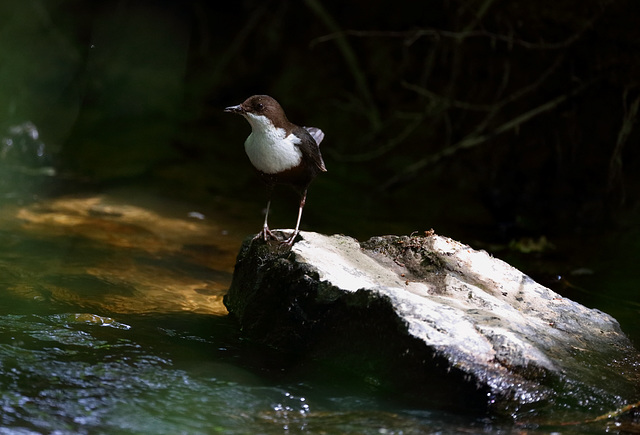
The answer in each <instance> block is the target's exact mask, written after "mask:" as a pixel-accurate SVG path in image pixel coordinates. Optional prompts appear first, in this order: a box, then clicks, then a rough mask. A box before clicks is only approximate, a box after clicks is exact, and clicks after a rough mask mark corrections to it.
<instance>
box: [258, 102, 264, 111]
mask: <svg viewBox="0 0 640 435" xmlns="http://www.w3.org/2000/svg"><path fill="white" fill-rule="evenodd" d="M256 109H257V110H262V109H264V104H262V103H258V104H256Z"/></svg>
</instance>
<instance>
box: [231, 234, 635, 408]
mask: <svg viewBox="0 0 640 435" xmlns="http://www.w3.org/2000/svg"><path fill="white" fill-rule="evenodd" d="M224 303H225V305H226V307H227V309H228V310H229V312H230V313H231V314H232V315H233V316H234V317H236V318H237V319H238V321H239V323H240V325H241V328H242V330H243V333H244V334H245V335H246V336H247V337H249V338H251V339H253V340H256V341H258V342H261V343H263V344H266V345H268V346H270V347H273V348H276V349H279V350H282V351H286V352H295V353H296V354H297V355H298V358H301V359H304V358H312V359H313V360H314V361H318V360H321V361H326V362H327V364H331V365H333V366H338V367H341V368H342V370H344V371H345V372H347V373H348V375H349V376H356V377H361V378H362V379H365V380H367V382H370V383H371V384H372V385H375V386H376V387H377V388H386V389H392V391H396V392H398V393H399V394H403V395H406V396H407V397H413V398H418V399H420V400H423V401H427V402H429V403H430V404H437V405H440V406H446V407H456V408H457V407H464V408H469V407H477V408H479V409H486V408H490V409H492V410H495V411H498V412H500V413H507V414H514V413H516V414H517V413H525V412H527V410H528V409H531V408H532V407H552V408H554V409H563V410H572V409H573V410H576V409H580V410H586V411H588V412H607V411H608V410H610V409H614V408H617V407H620V406H623V405H625V404H627V403H630V402H631V401H636V400H638V399H637V398H638V395H639V393H638V387H637V385H638V379H640V376H639V369H638V365H639V363H638V362H639V361H640V358H639V357H638V353H637V351H636V350H635V349H634V348H633V346H632V345H631V343H630V341H629V340H628V339H627V338H626V336H625V335H624V334H623V333H622V331H621V330H620V327H619V325H618V323H617V322H616V320H615V319H613V318H612V317H611V316H609V315H607V314H605V313H603V312H601V311H598V310H595V309H589V308H587V307H584V306H582V305H580V304H578V303H576V302H573V301H571V300H569V299H566V298H563V297H562V296H561V295H559V294H557V293H555V292H553V291H551V290H550V289H548V288H546V287H544V286H542V285H540V284H538V283H536V282H535V281H533V280H532V279H531V278H529V277H528V276H526V275H525V274H523V273H522V272H520V271H518V270H517V269H515V268H513V267H511V266H509V265H508V264H507V263H505V262H503V261H501V260H499V259H496V258H493V257H492V256H490V255H489V254H487V253H486V252H484V251H476V250H473V249H472V248H470V247H469V246H466V245H463V244H461V243H459V242H456V241H454V240H451V239H448V238H445V237H441V236H438V235H435V234H433V233H428V234H427V235H426V236H423V237H407V236H405V237H398V236H384V237H374V238H372V239H370V240H368V241H367V242H364V243H362V244H360V243H358V242H357V241H356V240H354V239H352V238H349V237H345V236H330V237H329V236H325V235H321V234H317V233H309V232H303V233H301V239H299V241H298V242H297V243H295V244H294V245H293V247H292V248H291V250H289V249H288V247H286V246H283V245H279V244H277V243H264V242H261V241H251V240H247V241H245V243H244V244H243V246H242V248H241V251H240V253H239V255H238V259H237V264H236V268H235V272H234V277H233V282H232V284H231V288H230V290H229V292H228V294H227V295H226V296H225V299H224Z"/></svg>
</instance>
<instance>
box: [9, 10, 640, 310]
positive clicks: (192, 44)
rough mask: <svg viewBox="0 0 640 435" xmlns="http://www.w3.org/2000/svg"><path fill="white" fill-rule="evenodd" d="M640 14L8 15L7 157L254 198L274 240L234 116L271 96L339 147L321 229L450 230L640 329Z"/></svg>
mask: <svg viewBox="0 0 640 435" xmlns="http://www.w3.org/2000/svg"><path fill="white" fill-rule="evenodd" d="M639 19H640V3H638V2H637V1H627V0H617V1H615V0H614V1H575V0H573V1H572V0H561V1H557V0H554V1H537V2H531V1H500V0H482V1H462V0H460V1H455V0H450V1H447V0H442V1H438V0H431V1H419V2H418V1H396V2H385V1H351V2H343V1H320V0H306V1H258V0H244V1H237V2H224V3H222V2H211V1H204V0H199V1H198V0H190V1H177V0H176V1H79V0H58V1H54V0H50V1H44V0H43V1H37V0H32V1H15V2H2V4H1V5H0V55H1V56H2V58H1V60H2V62H1V64H0V101H1V102H2V103H1V104H0V114H1V116H0V128H1V129H2V130H1V132H2V135H3V138H4V139H3V147H4V148H3V150H4V151H3V154H2V155H3V158H5V160H6V159H8V158H10V157H11V156H12V155H15V156H18V157H19V158H22V159H23V163H24V162H25V161H26V162H27V163H26V164H28V165H32V166H38V165H44V164H45V163H46V164H51V165H53V166H55V167H56V168H57V170H58V173H59V174H60V176H59V178H58V179H57V183H59V185H64V186H65V187H64V189H67V190H73V188H79V186H87V185H89V186H93V187H94V188H95V187H97V188H109V187H112V186H118V185H138V186H143V187H145V188H148V189H151V190H155V191H158V192H162V194H163V195H168V196H172V197H180V198H184V199H186V200H188V201H193V202H194V203H199V204H203V206H204V205H205V204H216V203H218V204H221V203H224V201H222V202H221V199H225V200H233V201H240V202H245V203H249V204H252V206H253V210H255V214H252V213H250V214H249V215H247V216H245V217H244V218H243V219H247V220H248V221H251V222H254V221H255V230H256V231H257V230H258V229H259V227H260V223H261V218H260V216H259V210H260V208H261V207H263V206H264V204H263V202H264V194H263V191H262V186H261V185H260V182H259V181H258V179H257V177H255V175H254V173H253V170H252V168H251V166H250V164H249V162H248V159H247V158H246V156H245V155H244V150H243V147H242V144H243V141H244V139H245V137H246V136H247V135H248V133H249V126H248V125H247V124H246V122H244V121H243V120H242V119H240V118H238V117H233V116H231V115H229V114H225V113H223V112H222V109H223V108H224V107H226V106H229V105H234V104H238V103H240V102H242V101H243V100H244V99H245V98H246V97H248V96H250V95H252V94H255V93H266V94H269V95H272V96H273V97H275V98H276V99H278V100H279V101H280V103H281V104H282V105H283V107H284V108H285V110H286V111H287V114H288V116H289V119H290V120H292V121H293V122H295V123H298V124H302V125H310V126H317V127H320V128H322V129H323V130H324V131H325V133H326V138H325V141H324V142H323V143H322V152H323V155H324V158H325V161H326V164H327V168H328V170H329V172H328V173H327V174H323V175H322V176H320V177H319V178H318V179H317V180H316V182H315V183H314V184H313V185H312V186H311V189H310V192H309V198H308V201H307V208H306V209H305V216H304V218H303V229H310V230H315V231H322V232H328V233H333V232H339V233H345V234H349V235H353V236H355V237H358V238H360V239H365V238H367V237H369V236H372V235H376V234H387V233H396V234H401V233H411V232H412V231H424V230H428V229H429V228H432V227H433V228H434V229H435V230H436V231H437V232H438V233H440V234H444V235H448V236H451V237H454V238H457V239H459V240H462V241H463V242H466V243H470V244H472V245H473V246H474V247H480V248H485V249H488V250H490V251H491V252H493V253H496V255H500V256H501V257H503V258H506V259H508V260H510V261H513V262H514V263H515V264H516V265H517V266H519V267H523V268H524V270H525V271H529V272H530V273H532V274H534V275H536V274H537V275H538V276H539V277H540V279H543V280H544V277H549V279H550V280H553V279H556V280H558V281H559V282H557V283H556V284H555V289H556V290H557V289H558V287H563V288H564V289H565V290H566V291H567V292H568V293H569V295H570V296H572V295H573V294H572V291H575V289H576V288H578V287H579V286H576V285H575V284H573V281H568V280H566V279H565V278H564V277H566V276H567V275H568V274H574V275H575V277H576V278H575V279H576V280H578V281H579V280H581V279H582V280H583V281H584V282H589V283H591V284H592V285H594V286H599V285H601V284H603V283H606V284H607V286H611V287H615V288H616V289H618V290H620V289H623V290H620V291H622V293H620V294H621V295H622V297H623V298H626V299H625V300H626V302H628V303H627V304H626V306H633V307H634V308H633V310H632V312H631V313H632V314H633V315H637V304H635V302H633V301H635V300H637V295H636V293H637V292H636V288H637V280H636V279H635V278H634V279H631V278H630V277H631V276H632V272H633V270H634V268H635V258H637V253H638V252H639V251H640V237H638V231H637V229H636V227H637V224H636V223H637V218H638V204H639V203H638V200H639V195H638V184H639V181H640V177H639V175H638V174H639V172H640V171H639V169H640V168H639V167H638V153H639V148H638V140H639V138H640V135H639V131H638V126H637V123H636V121H637V118H638V106H639V105H640V26H639V25H638V22H639ZM26 122H30V123H32V124H31V125H33V126H35V127H37V130H38V133H39V135H38V137H37V141H36V142H37V145H38V146H40V147H43V146H44V147H46V152H44V153H40V154H37V153H36V154H37V156H35V157H34V156H33V155H32V154H33V153H31V154H29V153H30V151H29V150H30V148H29V146H33V143H32V142H33V140H34V139H33V137H31V138H29V137H26V138H25V134H26V133H25V131H23V130H24V129H23V130H21V131H19V132H18V131H17V130H16V129H15V126H16V125H22V126H24V125H25V124H24V123H26ZM7 139H12V140H13V143H16V142H18V141H22V142H23V143H24V144H27V145H29V146H27V145H25V147H23V148H24V149H25V150H26V151H24V152H23V153H22V154H20V153H18V152H17V151H15V147H13V148H11V147H9V146H8V145H7ZM30 141H31V142H30ZM7 150H8V151H7ZM25 156H27V157H28V156H30V158H29V159H28V158H26V157H25ZM50 184H55V183H50ZM69 186H74V187H72V188H69ZM48 188H52V189H54V190H55V188H59V189H62V188H61V187H60V186H54V187H51V186H48ZM281 195H282V201H283V202H280V203H279V204H276V205H275V206H274V215H273V218H272V219H273V220H272V222H276V224H274V226H276V227H277V226H284V227H286V226H291V225H293V222H294V218H295V207H296V201H297V199H296V198H295V195H292V194H290V193H288V192H281ZM216 201H217V202H216ZM512 255H514V257H512ZM523 255H524V257H523ZM523 258H524V259H523ZM620 271H622V275H621V272H620ZM594 273H595V274H596V276H597V277H598V280H596V281H593V280H592V278H591V276H592V275H593V274H594ZM583 275H588V277H587V278H580V277H581V276H583ZM621 276H624V278H620V277H621ZM561 277H562V278H561ZM545 283H548V282H545ZM593 290H596V289H593ZM597 290H598V291H602V289H601V288H598V289H597ZM580 294H581V298H582V300H583V301H586V302H589V300H590V299H589V298H590V296H588V294H589V293H580ZM619 302H620V301H619V300H618V301H617V302H616V304H617V303H619ZM612 304H614V303H613V302H612ZM605 306H606V303H605Z"/></svg>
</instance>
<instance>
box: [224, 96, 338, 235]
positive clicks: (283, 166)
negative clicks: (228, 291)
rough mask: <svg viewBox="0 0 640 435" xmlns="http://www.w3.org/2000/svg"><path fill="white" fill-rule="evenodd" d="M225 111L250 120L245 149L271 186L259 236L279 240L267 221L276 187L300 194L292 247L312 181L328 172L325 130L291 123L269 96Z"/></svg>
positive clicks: (255, 97) (264, 179)
mask: <svg viewBox="0 0 640 435" xmlns="http://www.w3.org/2000/svg"><path fill="white" fill-rule="evenodd" d="M224 111H225V112H228V113H235V114H238V115H241V116H243V117H244V118H245V119H246V120H247V121H248V122H249V125H250V126H251V134H249V137H247V139H246V140H245V142H244V149H245V152H246V153H247V156H248V157H249V160H250V161H251V164H252V165H253V166H254V168H255V169H256V171H257V172H258V175H259V176H260V178H261V179H262V181H264V183H265V184H266V186H267V211H266V214H265V217H264V224H263V226H262V230H261V231H260V232H259V233H258V234H257V235H256V238H262V239H263V240H264V241H265V242H266V241H267V240H268V239H270V238H271V239H277V237H276V236H275V235H274V234H273V233H272V232H271V231H270V230H269V225H268V222H267V221H268V219H269V208H270V207H271V196H272V193H273V189H274V186H275V185H277V184H283V185H288V186H291V187H293V188H294V189H295V190H296V191H297V192H298V193H299V194H300V206H299V208H298V220H297V221H296V227H295V230H294V231H293V233H292V234H291V236H290V237H289V238H288V239H286V240H284V241H283V243H286V244H287V245H289V246H292V245H293V242H294V240H295V238H296V237H297V235H298V234H299V232H300V220H301V218H302V210H303V209H304V205H305V202H306V199H307V189H308V188H309V184H311V182H312V181H313V179H314V178H316V176H317V175H318V174H320V173H322V172H326V171H327V168H326V166H325V164H324V160H323V159H322V154H320V142H322V140H323V139H324V133H323V132H322V130H320V129H319V128H316V127H300V126H298V125H296V124H293V123H292V122H290V121H289V120H288V119H287V116H286V114H285V113H284V110H283V109H282V106H280V104H279V103H278V102H277V101H276V100H275V99H274V98H272V97H270V96H268V95H254V96H251V97H249V98H247V99H246V100H245V101H244V102H243V103H242V104H238V105H236V106H230V107H227V108H225V109H224Z"/></svg>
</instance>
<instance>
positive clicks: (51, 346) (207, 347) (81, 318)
mask: <svg viewBox="0 0 640 435" xmlns="http://www.w3.org/2000/svg"><path fill="white" fill-rule="evenodd" d="M179 208H180V207H177V208H176V207H173V208H172V210H173V211H172V213H173V215H170V216H167V215H166V214H162V213H160V212H158V211H154V210H153V209H151V208H148V207H142V206H140V205H134V204H131V203H126V202H121V201H120V200H118V199H117V198H112V197H108V196H103V195H93V196H91V195H89V196H82V197H80V196H76V197H64V198H58V199H53V200H45V201H40V202H35V203H32V204H30V205H25V206H19V205H6V206H5V207H4V209H3V213H2V217H1V219H0V223H1V224H2V227H1V228H2V230H0V241H1V248H0V407H1V409H0V411H1V412H0V433H25V434H26V433H52V432H55V433H159V434H162V433H166V434H176V433H238V434H247V433H423V432H425V431H427V432H433V431H436V432H437V431H444V432H447V433H451V432H456V431H458V430H460V431H463V432H464V431H466V430H469V429H473V430H474V431H480V432H483V431H493V430H494V429H496V428H497V426H496V425H495V424H493V425H492V424H490V423H489V422H488V421H486V420H485V419H483V418H479V417H478V416H474V417H463V416H461V415H451V414H447V413H444V412H441V411H435V410H424V409H412V408H411V407H410V406H407V404H406V403H402V402H401V401H396V400H394V399H393V398H391V397H385V396H384V395H381V394H378V393H377V392H376V391H375V390H374V389H370V388H368V387H366V386H364V387H363V386H361V385H345V384H344V383H339V382H333V383H332V382H331V379H330V374H328V375H326V376H323V375H318V374H317V373H316V374H315V375H314V376H310V377H306V376H305V373H311V372H313V369H311V370H310V371H308V372H305V370H291V367H290V366H288V368H287V370H285V369H279V368H278V362H277V358H273V354H272V353H271V354H270V352H267V351H264V352H263V351H261V350H260V349H256V348H255V347H254V346H252V345H251V344H250V343H245V342H244V341H243V340H242V338H241V335H240V334H239V332H238V329H237V327H236V325H235V324H234V323H233V322H232V321H231V320H230V319H229V318H228V317H227V316H226V312H225V309H224V306H223V305H222V303H221V298H222V296H223V294H224V292H225V291H226V289H227V288H228V285H229V282H230V279H231V273H232V270H233V264H234V259H235V254H236V250H237V248H238V247H239V244H240V242H241V238H242V236H244V235H243V234H240V233H236V231H235V230H234V228H233V226H228V227H227V226H221V225H220V224H219V223H216V222H215V221H212V220H211V219H210V218H208V217H207V216H206V215H205V214H203V213H201V212H198V213H195V212H194V213H190V212H188V209H187V208H185V209H183V210H179ZM180 215H181V216H182V217H179V216H180ZM289 371H291V372H295V374H293V373H289Z"/></svg>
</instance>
